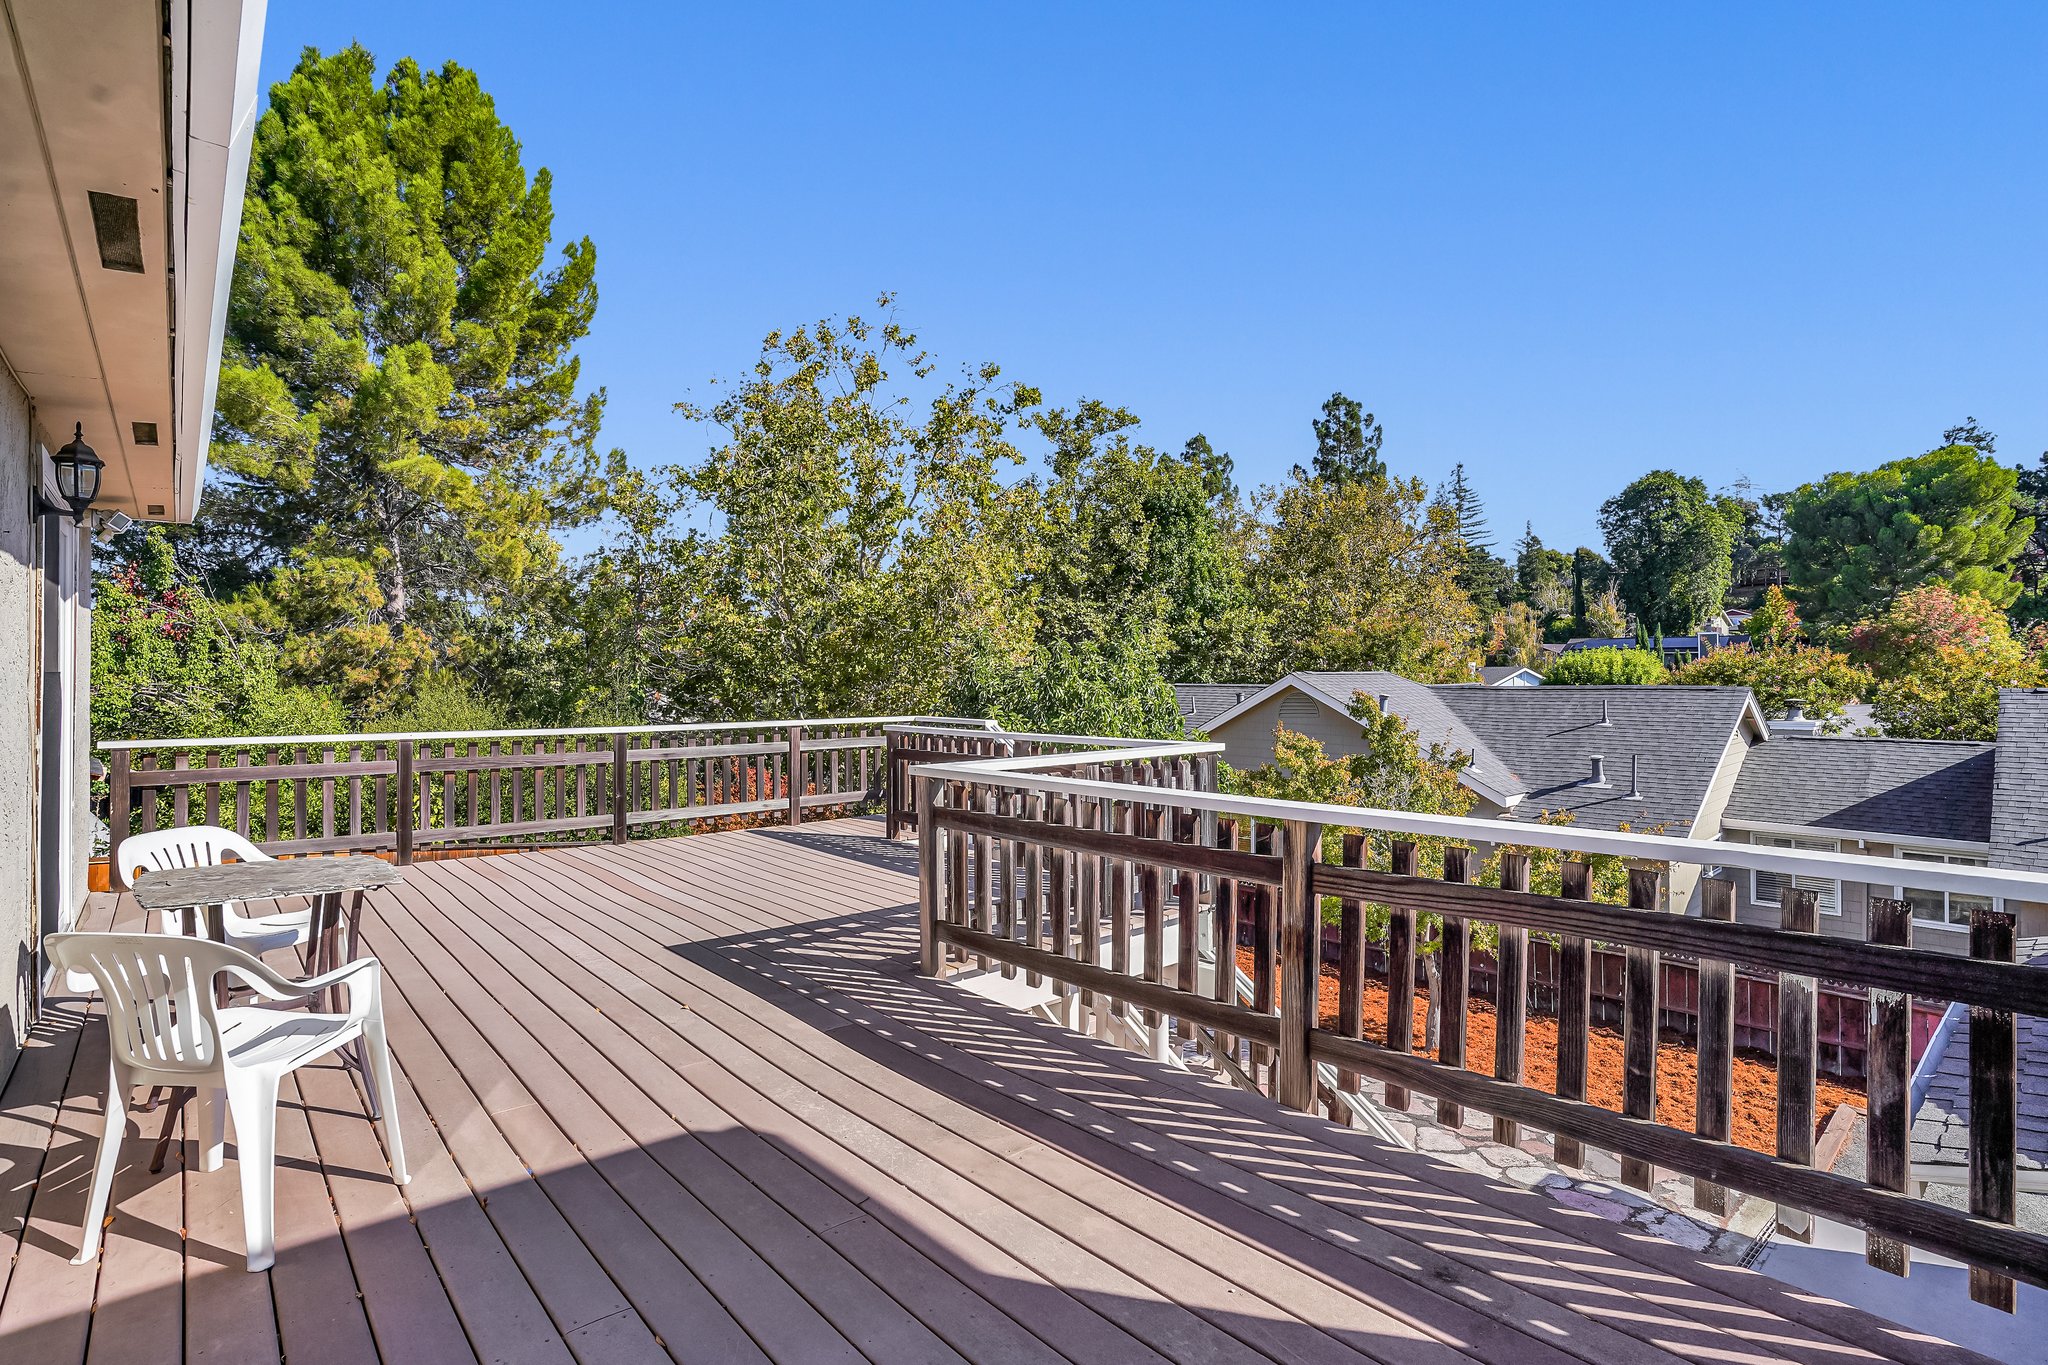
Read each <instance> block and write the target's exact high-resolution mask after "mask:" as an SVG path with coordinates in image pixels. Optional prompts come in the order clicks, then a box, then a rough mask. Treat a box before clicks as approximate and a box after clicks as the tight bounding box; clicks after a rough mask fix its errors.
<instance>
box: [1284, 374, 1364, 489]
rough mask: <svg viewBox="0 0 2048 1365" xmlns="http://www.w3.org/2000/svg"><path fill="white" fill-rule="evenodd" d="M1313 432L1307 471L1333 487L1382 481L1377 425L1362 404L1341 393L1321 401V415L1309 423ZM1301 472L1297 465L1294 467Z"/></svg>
mask: <svg viewBox="0 0 2048 1365" xmlns="http://www.w3.org/2000/svg"><path fill="white" fill-rule="evenodd" d="M1310 425H1311V426H1312V427H1314V428H1315V433H1316V457H1315V462H1314V465H1313V466H1312V468H1311V470H1310V472H1311V473H1312V474H1313V475H1314V476H1315V478H1316V479H1317V480H1318V481H1319V482H1321V483H1326V484H1330V485H1331V486H1333V487H1342V486H1343V485H1345V484H1348V483H1360V482H1364V481H1367V480H1370V481H1373V482H1378V483H1385V482H1386V479H1387V462H1386V461H1385V460H1383V459H1381V458H1380V439H1381V435H1382V433H1381V431H1380V424H1379V422H1378V421H1376V420H1375V419H1374V417H1373V415H1372V414H1371V413H1369V412H1367V411H1366V410H1365V405H1364V404H1362V403H1360V402H1358V401H1357V400H1356V399H1353V398H1346V397H1345V396H1344V395H1343V394H1341V393H1333V394H1331V395H1330V396H1329V398H1328V399H1327V400H1326V401H1325V402H1324V403H1323V415H1322V416H1321V417H1318V418H1316V419H1315V420H1314V421H1313V422H1311V423H1310ZM1294 469H1295V473H1297V474H1300V473H1301V472H1302V470H1301V466H1300V465H1296V466H1295V467H1294Z"/></svg>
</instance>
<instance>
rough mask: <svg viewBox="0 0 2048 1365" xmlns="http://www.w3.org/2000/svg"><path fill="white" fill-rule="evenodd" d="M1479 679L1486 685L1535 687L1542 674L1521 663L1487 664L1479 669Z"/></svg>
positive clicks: (1540, 681) (1540, 680) (1539, 681)
mask: <svg viewBox="0 0 2048 1365" xmlns="http://www.w3.org/2000/svg"><path fill="white" fill-rule="evenodd" d="M1479 681H1480V682H1482V683H1484V684H1486V685H1487V686H1488V687H1503V686H1506V687H1521V686H1529V687H1535V686H1537V685H1539V684H1540V683H1542V681H1543V675H1542V674H1541V673H1538V672H1537V671H1536V670H1535V669H1533V668H1527V667H1524V666H1523V665H1521V664H1488V665H1487V666H1486V667H1484V668H1482V669H1480V670H1479Z"/></svg>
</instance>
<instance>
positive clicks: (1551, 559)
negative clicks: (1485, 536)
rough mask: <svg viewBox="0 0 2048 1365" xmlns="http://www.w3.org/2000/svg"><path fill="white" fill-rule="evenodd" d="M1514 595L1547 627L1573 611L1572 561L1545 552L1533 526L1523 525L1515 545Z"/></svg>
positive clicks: (1561, 554)
mask: <svg viewBox="0 0 2048 1365" xmlns="http://www.w3.org/2000/svg"><path fill="white" fill-rule="evenodd" d="M1515 591H1516V592H1517V593H1518V594H1519V595H1520V597H1521V600H1522V601H1524V602H1526V603H1528V604H1529V606H1530V608H1531V609H1532V610H1533V611H1535V613H1536V615H1537V618H1538V619H1539V620H1540V621H1543V622H1546V623H1547V622H1549V621H1552V620H1554V619H1556V618H1557V617H1560V616H1563V615H1564V614H1565V613H1566V612H1568V611H1572V610H1573V606H1572V557H1571V556H1570V555H1568V554H1566V553H1565V552H1564V551H1562V550H1552V549H1547V548H1545V546H1544V544H1543V541H1542V539H1541V537H1539V536H1538V535H1537V534H1536V527H1535V524H1534V523H1532V522H1524V523H1523V524H1522V538H1521V539H1520V540H1519V541H1516V542H1515Z"/></svg>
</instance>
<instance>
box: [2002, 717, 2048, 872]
mask: <svg viewBox="0 0 2048 1365" xmlns="http://www.w3.org/2000/svg"><path fill="white" fill-rule="evenodd" d="M1991 862H1992V865H1993V866H1994V867H2011V868H2018V869H2019V870H2020V871H2023V872H2048V690H2043V689H2041V688H2022V687H2009V688H2004V689H2002V690H2001V691H2000V692H1999V694H1998V776H1997V782H1996V786H1995V787H1994V788H1993V789H1992V794H1991Z"/></svg>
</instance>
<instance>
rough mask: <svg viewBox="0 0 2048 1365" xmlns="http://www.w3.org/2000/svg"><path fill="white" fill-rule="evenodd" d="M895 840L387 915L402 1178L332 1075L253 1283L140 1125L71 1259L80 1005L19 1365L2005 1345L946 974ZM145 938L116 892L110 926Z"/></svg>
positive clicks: (105, 921)
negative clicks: (1767, 1271)
mask: <svg viewBox="0 0 2048 1365" xmlns="http://www.w3.org/2000/svg"><path fill="white" fill-rule="evenodd" d="M879 831H880V826H879V822H875V821H834V822H824V823H819V824H815V825H811V826H807V827H806V828H804V829H803V830H800V831H784V830H775V829H768V830H760V831H750V832H739V833H730V834H718V835H705V836H697V837H692V838H687V839H669V840H647V841H640V842H635V843H632V844H629V845H625V846H611V845H584V846H578V847H574V848H565V849H557V850H552V851H546V852H540V853H532V854H519V855H510V856H505V857H497V858H479V859H466V860H460V861H450V862H439V863H422V864H419V865H416V866H414V867H413V868H412V869H410V871H409V872H408V874H407V879H406V881H405V883H404V884H402V885H401V886H397V887H393V888H389V889H386V890H381V891H378V892H375V893H373V894H372V895H371V896H370V898H369V909H368V912H367V914H366V918H365V937H366V942H367V944H368V947H369V950H370V951H372V952H375V953H376V954H377V955H378V956H379V957H380V958H381V959H382V960H383V962H384V964H385V968H386V973H387V982H388V985H387V995H386V1017H387V1026H388V1029H389V1033H390V1037H391V1042H392V1049H393V1053H394V1058H395V1060H396V1062H397V1065H398V1070H399V1073H400V1075H399V1078H398V1081H397V1090H398V1094H397V1095H396V1096H395V1097H394V1103H395V1104H396V1106H397V1110H398V1113H399V1117H400V1120H401V1123H402V1124H403V1127H404V1132H405V1138H406V1146H407V1154H408V1157H409V1160H410V1163H411V1165H412V1168H413V1172H414V1179H413V1182H412V1184H411V1185H410V1186H408V1187H407V1188H406V1189H404V1190H400V1189H398V1188H397V1187H395V1186H393V1185H392V1184H391V1183H390V1178H389V1172H388V1167H387V1166H386V1164H385V1161H384V1153H383V1148H382V1145H381V1142H380V1139H379V1137H378V1135H377V1132H376V1130H375V1129H374V1128H373V1127H372V1126H371V1125H370V1123H369V1122H368V1120H367V1118H366V1117H365V1116H364V1113H363V1109H362V1102H361V1095H360V1093H359V1088H358V1085H357V1083H356V1082H355V1081H354V1079H353V1078H351V1077H350V1076H349V1075H348V1073H346V1072H345V1071H343V1070H342V1069H340V1068H339V1067H336V1066H331V1065H316V1066H314V1067H311V1068H307V1069H306V1070H304V1071H302V1072H301V1073H299V1075H298V1077H297V1078H296V1080H295V1081H294V1082H293V1083H291V1084H290V1085H288V1086H287V1089H286V1093H285V1095H284V1097H283V1099H284V1103H283V1104H282V1105H281V1106H280V1113H279V1147H280V1162H279V1167H278V1173H277V1179H278V1215H279V1256H278V1262H277V1265H276V1267H275V1268H274V1269H273V1270H271V1271H269V1272H267V1273H263V1274H256V1275H251V1274H248V1273H247V1272H246V1271H245V1270H243V1268H242V1227H241V1212H240V1198H239V1191H238V1189H237V1184H236V1166H235V1162H234V1152H235V1149H234V1146H233V1144H232V1141H231V1142H230V1147H229V1156H230V1159H229V1162H228V1165H227V1166H226V1167H225V1168H224V1169H223V1170H221V1171H217V1172H200V1171H198V1170H197V1169H196V1160H197V1148H196V1145H195V1143H194V1142H193V1141H192V1139H191V1136H190V1135H189V1134H187V1135H186V1140H185V1141H183V1142H181V1143H178V1144H175V1145H174V1148H173V1152H172V1156H171V1161H170V1163H169V1164H168V1165H167V1167H166V1169H165V1171H164V1172H163V1173H162V1174H161V1175H159V1176H150V1175H149V1174H148V1173H147V1171H146V1170H145V1169H144V1168H143V1163H144V1162H146V1160H147V1154H148V1148H149V1142H148V1141H147V1140H146V1139H145V1138H144V1136H143V1134H144V1133H145V1132H146V1133H147V1134H148V1135H149V1138H151V1139H153V1137H154V1135H155V1132H156V1119H155V1116H153V1115H142V1114H140V1113H139V1111H138V1112H137V1114H136V1115H135V1119H136V1122H132V1123H131V1126H130V1130H129V1138H128V1141H127V1143H126V1146H125V1149H124V1165H123V1167H122V1170H121V1174H120V1177H119V1181H118V1183H117V1187H116V1192H115V1194H116V1206H115V1210H114V1216H113V1220H112V1224H111V1226H110V1228H109V1232H108V1239H107V1249H106V1252H105V1254H104V1255H103V1256H102V1257H101V1259H100V1261H99V1262H98V1263H97V1264H96V1265H91V1266H84V1267H72V1266H70V1265H69V1264H68V1258H69V1255H70V1254H71V1252H72V1250H73V1249H74V1248H75V1247H76V1245H77V1240H76V1239H77V1236H78V1225H77V1219H78V1218H79V1216H80V1214H81V1212H82V1207H83V1200H84V1195H85V1185H84V1182H85V1179H86V1177H87V1175H88V1174H89V1166H90V1159H91V1155H92V1150H93V1141H94V1139H95V1138H96V1137H97V1134H98V1131H99V1126H100V1118H99V1115H100V1094H99V1092H100V1089H101V1088H102V1086H103V1085H104V1076H105V1046H106V1041H105V1034H104V1030H103V1029H102V1028H101V1027H100V1026H99V1025H98V1024H97V1022H94V1021H92V1020H91V1019H90V1018H89V1017H88V1016H89V1015H90V1013H91V1006H90V1004H89V1003H88V1002H84V1001H72V1000H63V999H59V1000H56V1001H53V1002H51V1006H50V1008H49V1010H48V1015H47V1018H46V1020H45V1021H44V1022H43V1023H42V1024H40V1025H39V1026H38V1028H37V1030H36V1031H35V1036H34V1037H32V1038H31V1040H30V1043H29V1046H28V1047H27V1048H26V1049H25V1051H24V1053H23V1058H22V1061H21V1063H20V1064H19V1065H18V1066H17V1067H16V1070H15V1073H14V1076H13V1077H12V1078H11V1079H10V1080H9V1082H8V1085H7V1088H6V1089H5V1091H4V1092H0V1157H4V1159H5V1160H6V1161H7V1162H8V1179H6V1180H5V1181H4V1182H0V1247H4V1249H5V1251H6V1252H8V1253H9V1254H8V1255H7V1257H6V1263H5V1264H4V1265H0V1359H8V1360H12V1359H17V1358H20V1359H35V1360H37V1361H38V1362H39V1365H41V1363H42V1362H60V1363H61V1362H73V1361H88V1362H102V1361H104V1362H113V1363H114V1365H119V1363H120V1362H125V1361H130V1360H141V1359H149V1360H166V1359H171V1358H173V1357H174V1356H175V1355H177V1354H178V1352H179V1348H180V1347H181V1346H182V1351H183V1357H184V1358H185V1359H187V1360H192V1361H199V1360H205V1361H208V1362H212V1361H229V1362H259V1361H276V1360H278V1359H280V1358H289V1359H290V1360H291V1361H292V1362H293V1365H301V1362H304V1361H332V1362H337V1363H346V1365H355V1363H356V1362H367V1361H378V1360H382V1361H414V1360H423V1359H433V1360H435V1361H437V1362H438V1361H443V1360H448V1361H458V1360H467V1359H475V1360H479V1361H493V1362H496V1361H508V1362H523V1363H526V1365H551V1363H552V1362H560V1361H568V1360H575V1361H577V1362H579V1363H580V1365H652V1362H655V1361H659V1360H664V1359H673V1360H678V1361H682V1360H718V1361H721V1362H723V1361H746V1360H756V1361H768V1360H774V1361H793V1362H805V1363H806V1365H808V1362H813V1361H835V1360H842V1361H847V1362H861V1361H866V1362H870V1363H871V1365H883V1363H884V1362H887V1363H888V1365H894V1363H895V1362H898V1361H905V1362H913V1361H928V1362H935V1363H936V1362H956V1361H961V1360H968V1361H975V1362H1002V1363H1003V1365H1053V1363H1055V1362H1058V1361H1061V1360H1069V1361H1077V1362H1078V1361H1100V1360H1117V1361H1132V1362H1143V1361H1155V1362H1161V1361H1175V1362H1196V1361H1201V1362H1217V1363H1218V1365H1223V1363H1224V1362H1230V1363H1231V1365H1256V1363H1257V1362H1261V1361H1286V1362H1301V1363H1302V1365H1349V1362H1357V1361H1378V1362H1386V1365H1450V1362H1456V1361H1460V1360H1475V1359H1476V1360H1485V1361H1496V1362H1515V1365H1521V1362H1524V1361H1527V1362H1531V1365H1570V1363H1571V1362H1581V1363H1582V1365H1667V1363H1668V1362H1672V1361H1678V1360H1690V1361H1708V1360H1713V1361H1733V1362H1745V1361H1754V1362H1759V1365H1761V1363H1762V1362H1783V1361H1793V1362H1802V1363H1804V1362H1816V1363H1817V1362H1821V1361H1826V1362H1829V1365H1853V1363H1854V1362H1857V1361H1860V1360H1878V1359H1901V1360H1907V1361H1914V1362H1926V1363H1927V1365H1936V1363H1937V1362H1939V1363H1940V1365H1966V1362H1975V1361H1977V1360H1978V1359H1979V1358H1977V1357H1974V1356H1971V1355H1969V1354H1968V1353H1967V1352H1963V1351H1960V1350H1957V1349H1955V1348H1952V1347H1947V1346H1945V1345H1943V1344H1941V1343H1934V1342H1929V1341H1926V1340H1925V1339H1921V1338H1917V1337H1912V1336H1910V1335H1905V1334H1901V1333H1900V1332H1899V1329H1896V1328H1893V1327H1891V1326H1890V1325H1888V1324H1885V1323H1883V1322H1881V1321H1880V1320H1878V1319H1876V1318H1873V1317H1870V1316H1869V1315H1867V1314H1862V1313H1859V1312H1857V1311H1856V1310H1854V1309H1850V1308H1846V1307H1843V1306H1840V1305H1830V1304H1827V1303H1825V1302H1817V1301H1816V1300H1815V1299H1814V1297H1813V1296H1811V1295H1805V1294H1795V1293H1794V1292H1793V1291H1790V1290H1787V1289H1786V1288H1785V1287H1784V1286H1781V1285H1778V1284H1776V1283H1775V1282H1774V1281H1770V1280H1768V1279H1765V1278H1763V1277H1761V1276H1756V1275H1753V1274H1750V1273H1749V1272H1745V1271H1741V1270H1739V1269H1735V1268H1732V1267H1727V1266H1721V1265H1713V1264H1708V1263H1704V1262H1701V1261H1699V1260H1698V1259H1697V1258H1696V1257H1693V1256H1691V1255H1690V1254H1689V1253H1687V1252H1685V1251H1684V1250H1683V1249H1682V1248H1679V1247H1677V1246H1675V1245H1672V1244H1669V1243H1663V1242H1656V1241H1653V1240H1652V1239H1648V1238H1645V1237H1643V1236H1640V1235H1634V1234H1631V1233H1629V1232H1627V1231H1625V1230H1618V1229H1616V1228H1614V1227H1612V1226H1611V1225H1608V1224H1605V1223H1602V1222H1600V1221H1599V1220H1597V1219H1591V1218H1589V1217H1587V1216H1585V1215H1582V1214H1578V1213H1576V1212H1574V1211H1573V1210H1570V1209H1567V1208H1565V1207H1563V1206H1561V1205H1558V1204H1555V1203H1553V1202H1551V1201H1549V1200H1547V1199H1545V1198H1543V1197H1541V1196H1539V1195H1534V1194H1530V1193H1527V1192H1523V1191H1519V1190H1514V1189H1510V1188H1504V1187H1501V1186H1497V1185H1494V1184H1491V1183H1489V1182H1485V1181H1482V1180H1479V1179H1478V1178H1476V1177H1473V1176H1471V1175H1469V1174H1467V1173H1464V1172H1460V1171H1456V1170H1453V1169H1451V1168H1447V1167H1442V1166H1438V1165H1436V1164H1435V1163H1433V1162H1431V1161H1430V1160H1429V1159H1428V1158H1427V1157H1424V1156H1419V1155H1416V1154H1413V1153H1406V1152H1398V1151H1389V1150H1387V1149H1385V1148H1383V1147H1381V1146H1379V1145H1378V1144H1377V1143H1375V1142H1374V1141H1372V1140H1371V1139H1370V1138H1369V1137H1367V1136H1366V1135H1364V1134H1361V1133H1357V1132H1354V1131H1351V1130H1347V1129H1341V1128H1337V1127H1334V1126H1332V1125H1330V1124H1327V1123H1325V1122H1323V1121H1322V1120H1320V1119H1317V1118H1314V1117H1313V1116H1308V1115H1299V1114H1289V1113H1284V1112H1282V1111H1279V1110H1277V1109H1275V1108H1274V1107H1273V1106H1271V1105H1270V1104H1268V1103H1267V1102H1266V1101H1265V1100H1264V1099H1262V1098H1260V1097H1258V1096H1253V1095H1248V1094H1245V1093H1243V1092H1240V1091H1235V1090H1230V1089H1226V1088H1223V1087H1219V1086H1216V1085H1213V1084H1210V1083H1208V1082H1207V1081H1206V1080H1204V1079H1203V1078H1202V1077H1200V1076H1199V1075H1196V1074H1193V1073H1185V1072H1179V1071H1175V1070H1172V1069H1170V1068H1167V1067H1164V1066H1162V1065H1160V1064H1157V1063H1154V1062H1152V1061H1150V1060H1149V1059H1147V1058H1143V1057H1138V1056H1136V1055H1134V1054H1130V1053H1125V1052H1122V1051H1119V1050H1117V1049H1114V1048H1111V1047H1109V1046H1108V1045H1106V1044H1104V1043H1101V1042H1099V1041H1095V1040H1090V1039H1086V1038H1077V1037H1075V1036H1074V1035H1071V1034H1067V1033H1065V1032H1064V1031H1062V1030H1059V1029H1057V1028H1055V1027H1054V1026H1052V1025H1050V1024H1046V1023H1044V1022H1042V1021H1038V1020H1034V1019H1031V1018H1029V1017H1026V1016H1019V1015H1017V1014H1015V1013H1014V1012H1012V1011H1008V1010H1005V1009H1003V1008H1001V1007H999V1006H996V1005H994V1004H992V1003H991V1002H989V1001H987V1000H985V999H983V998H982V997H979V996H977V995H974V994H973V993H972V992H970V991H967V990H965V989H963V988H962V987H960V986H958V985H954V984H941V983H934V982H930V981H926V980H923V979H922V978H919V977H917V976H916V975H915V974H914V965H915V957H916V932H915V922H914V915H913V913H912V903H913V901H914V895H915V881H914V869H913V867H912V863H911V858H910V850H909V848H908V847H907V846H904V845H891V844H887V843H885V842H883V841H882V840H881V839H879V838H878V837H877V836H878V835H879ZM135 918H136V912H135V909H134V905H133V901H132V899H130V898H127V897H111V896H98V897H94V898H93V901H92V903H91V905H90V906H89V908H88V912H87V921H86V923H87V924H88V926H89V927H104V926H106V925H109V924H113V923H116V922H119V923H120V924H121V925H122V927H127V925H129V924H131V923H133V922H134V921H135ZM189 1117H190V1116H188V1118H189ZM181 1227H182V1228H183V1229H184V1235H183V1236H182V1237H181V1235H180V1228H181Z"/></svg>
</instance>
